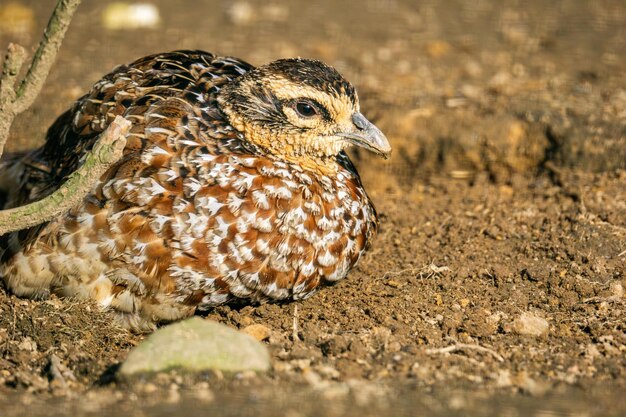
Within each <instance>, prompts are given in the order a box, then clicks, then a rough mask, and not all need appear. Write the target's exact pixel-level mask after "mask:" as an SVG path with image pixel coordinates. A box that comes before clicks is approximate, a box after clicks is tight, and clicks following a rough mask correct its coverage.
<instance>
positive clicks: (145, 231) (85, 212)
mask: <svg viewBox="0 0 626 417" xmlns="http://www.w3.org/2000/svg"><path fill="white" fill-rule="evenodd" d="M118 115H121V116H123V117H124V118H125V119H127V120H129V121H130V122H131V123H132V128H131V131H130V133H129V134H128V136H127V144H126V147H125V149H124V156H123V157H122V159H121V160H120V161H119V162H118V163H117V164H115V165H114V166H113V167H112V168H111V169H109V171H108V172H107V173H106V174H105V175H104V176H103V177H102V178H101V179H100V181H99V182H98V184H96V186H95V187H94V188H93V190H92V192H91V193H90V194H88V195H87V196H86V197H85V198H84V200H83V201H82V203H81V204H79V205H78V206H76V207H74V208H73V209H71V210H70V211H69V212H67V213H65V214H63V215H62V216H60V217H59V218H57V219H55V220H53V221H50V222H48V223H46V224H42V225H40V226H38V227H35V228H32V229H30V230H27V231H22V232H17V233H12V234H9V235H5V236H3V237H2V238H1V242H0V244H1V245H2V246H1V248H2V257H1V264H0V275H1V276H2V279H3V280H4V282H5V284H6V286H7V287H8V288H9V289H10V290H11V291H13V292H14V293H15V294H17V295H20V296H26V297H33V298H45V297H47V296H48V295H49V294H50V293H54V294H57V295H60V296H67V297H79V298H92V299H94V300H96V301H97V302H98V303H99V304H101V305H102V306H104V307H106V308H109V309H111V310H113V311H114V312H116V313H117V317H118V318H119V319H120V320H121V322H122V323H123V324H125V325H126V326H127V327H129V328H131V329H133V330H135V331H150V330H151V329H153V328H154V326H155V324H157V323H160V322H167V321H172V320H177V319H179V318H182V317H186V316H189V315H192V314H194V312H196V311H202V310H206V309H209V308H211V307H213V306H217V305H220V304H224V303H228V302H235V301H244V302H253V303H256V302H263V301H272V300H276V301H278V300H297V299H302V298H305V297H308V296H310V295H311V294H312V293H313V292H315V291H316V290H317V289H318V288H320V287H321V286H323V285H325V284H328V283H332V282H335V281H337V280H340V279H342V278H344V277H345V276H346V274H347V273H348V271H349V270H350V268H352V267H353V266H354V265H355V263H356V262H357V260H358V259H359V257H360V256H361V255H362V254H363V252H364V251H365V250H366V248H367V247H368V245H369V244H370V242H371V240H372V237H373V236H374V234H375V231H376V227H377V216H376V211H375V209H374V207H373V205H372V203H371V201H370V199H369V198H368V196H367V194H366V192H365V190H364V189H363V186H362V185H361V182H360V179H359V175H358V173H357V171H356V170H355V168H354V166H353V165H352V163H351V162H350V160H349V159H348V156H347V155H346V154H345V152H344V149H345V148H346V147H348V146H350V145H356V146H361V147H364V148H366V149H368V150H370V151H373V152H376V153H378V154H381V155H383V156H387V155H388V154H389V153H390V151H391V148H390V145H389V142H388V141H387V139H386V138H385V136H384V135H383V134H382V133H381V132H380V130H378V129H377V128H376V127H375V126H374V125H373V124H372V123H370V122H369V121H368V120H367V119H366V118H365V117H364V116H363V115H362V114H361V113H360V112H359V102H358V98H357V95H356V92H355V90H354V88H353V87H352V85H351V84H350V83H349V82H348V81H346V80H345V79H344V78H343V77H342V76H341V75H340V74H339V73H338V72H337V71H336V70H335V69H333V68H331V67H329V66H327V65H325V64H323V63H321V62H319V61H313V60H306V59H283V60H278V61H275V62H272V63H270V64H267V65H264V66H261V67H258V68H255V67H253V66H251V65H249V64H247V63H246V62H244V61H241V60H239V59H235V58H224V57H218V56H215V55H213V54H211V53H207V52H202V51H176V52H170V53H163V54H158V55H152V56H148V57H145V58H141V59H139V60H137V61H135V62H134V63H132V64H130V65H128V66H120V67H118V68H116V69H115V70H114V71H113V72H112V73H111V74H109V75H107V76H105V77H104V78H103V79H102V80H101V81H99V82H97V83H96V84H95V85H94V86H93V88H92V89H91V91H90V92H89V93H88V94H87V95H85V96H84V97H82V98H81V99H79V100H78V101H77V102H76V103H75V105H74V106H73V107H72V109H71V110H69V111H67V112H66V113H64V114H63V115H61V116H60V117H59V118H58V120H57V121H56V122H55V123H54V124H53V125H52V126H51V128H50V129H49V131H48V134H47V139H46V143H45V144H44V145H43V146H42V147H41V148H39V149H36V150H34V151H32V152H30V153H27V154H23V155H21V156H19V157H18V156H12V157H10V158H8V159H7V160H5V161H4V166H3V170H4V172H2V173H0V182H1V183H2V188H3V189H4V192H3V198H2V199H3V201H4V202H3V204H4V207H5V208H8V207H13V206H17V205H22V204H26V203H28V202H32V201H34V200H38V199H41V198H42V197H44V196H46V195H48V194H50V193H51V192H53V191H54V190H55V189H56V188H57V187H58V186H59V185H60V184H61V183H63V181H64V180H65V179H66V178H67V177H68V175H70V174H71V173H72V172H73V171H75V170H76V168H77V167H78V166H80V164H81V158H83V157H84V155H85V154H86V152H88V151H89V150H90V149H91V147H92V146H93V145H94V142H95V141H96V140H97V139H98V135H99V134H100V133H101V132H103V131H104V130H105V129H106V128H107V126H108V125H109V124H110V123H111V121H112V120H113V119H114V118H115V117H116V116H118Z"/></svg>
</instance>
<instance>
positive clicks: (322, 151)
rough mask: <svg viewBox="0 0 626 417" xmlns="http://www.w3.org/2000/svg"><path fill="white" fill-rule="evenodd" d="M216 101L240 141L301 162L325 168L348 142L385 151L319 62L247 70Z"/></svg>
mask: <svg viewBox="0 0 626 417" xmlns="http://www.w3.org/2000/svg"><path fill="white" fill-rule="evenodd" d="M218 103H219V105H220V107H221V109H222V110H223V111H224V113H225V114H226V115H227V117H228V119H229V121H230V123H231V125H233V127H235V129H237V130H239V131H241V132H242V133H243V134H244V136H245V138H246V140H248V141H250V142H252V143H254V144H255V145H257V146H258V147H260V148H261V149H263V150H265V151H266V152H268V153H270V154H272V155H274V156H276V157H279V158H281V159H285V160H288V161H291V162H297V163H299V164H301V165H305V166H307V165H311V166H320V167H324V166H330V165H331V164H332V161H334V159H335V156H336V155H337V154H338V153H339V152H341V151H342V150H344V149H345V148H347V147H349V146H351V145H355V146H360V147H363V148H365V149H367V150H369V151H372V152H374V153H377V154H379V155H382V156H384V157H388V156H389V154H390V153H391V146H390V145H389V141H388V140H387V138H386V137H385V135H384V134H383V133H382V132H381V131H380V130H379V129H378V128H377V127H376V126H374V125H373V124H372V123H371V122H370V121H369V120H367V119H366V118H365V116H363V115H362V114H361V112H360V108H359V99H358V97H357V94H356V91H355V90H354V87H353V86H352V85H351V84H350V83H349V82H348V81H346V80H345V79H344V78H343V77H342V76H341V75H340V74H339V73H338V72H337V71H336V70H335V69H334V68H332V67H329V66H328V65H326V64H324V63H322V62H320V61H314V60H308V59H299V58H298V59H281V60H278V61H274V62H271V63H270V64H267V65H264V66H261V67H258V68H255V69H253V70H250V71H249V72H247V73H245V74H244V75H242V76H241V77H239V78H237V79H236V80H234V81H233V82H232V83H230V84H228V85H227V86H225V87H224V88H223V89H222V91H220V94H219V96H218Z"/></svg>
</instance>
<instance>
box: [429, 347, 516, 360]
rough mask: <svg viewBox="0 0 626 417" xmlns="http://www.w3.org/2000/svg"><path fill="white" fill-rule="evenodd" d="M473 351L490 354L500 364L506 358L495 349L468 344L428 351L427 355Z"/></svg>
mask: <svg viewBox="0 0 626 417" xmlns="http://www.w3.org/2000/svg"><path fill="white" fill-rule="evenodd" d="M472 349H473V350H477V351H479V352H485V353H489V354H490V355H491V356H493V357H494V358H495V359H496V360H497V361H498V362H504V358H503V357H502V356H501V355H500V354H498V353H497V352H495V351H494V350H493V349H489V348H486V347H484V346H480V345H470V344H467V343H456V344H454V345H451V346H447V347H445V348H439V349H426V353H427V354H429V355H433V354H439V353H452V352H457V351H459V350H472Z"/></svg>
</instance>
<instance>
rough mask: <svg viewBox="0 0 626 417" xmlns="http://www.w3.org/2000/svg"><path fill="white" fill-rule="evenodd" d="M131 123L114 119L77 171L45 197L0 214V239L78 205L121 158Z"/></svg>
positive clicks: (117, 118) (122, 119) (118, 117)
mask: <svg viewBox="0 0 626 417" xmlns="http://www.w3.org/2000/svg"><path fill="white" fill-rule="evenodd" d="M130 126H131V123H130V122H129V121H128V120H126V119H124V118H123V117H121V116H117V117H116V118H115V120H114V121H113V123H111V124H110V125H109V127H108V128H107V129H106V130H105V131H104V132H102V133H101V134H100V137H99V139H98V141H97V142H96V144H95V145H94V147H93V149H92V150H91V152H89V153H88V154H87V156H86V157H85V161H84V163H83V164H82V166H81V167H80V168H78V170H76V171H75V172H73V173H72V174H71V175H70V176H69V177H68V179H67V181H66V182H65V183H63V185H61V186H60V187H59V189H58V190H56V191H55V192H54V193H52V194H50V195H49V196H47V197H45V198H43V199H41V200H39V201H35V202H34V203H30V204H27V205H25V206H21V207H16V208H12V209H8V210H2V211H0V235H3V234H5V233H8V232H13V231H16V230H22V229H26V228H28V227H32V226H35V225H38V224H41V223H43V222H46V221H49V220H51V219H53V218H55V217H57V216H58V215H60V214H61V213H63V212H65V211H67V210H69V209H70V208H71V207H73V206H75V205H76V204H78V203H79V202H80V201H81V200H82V199H83V198H84V196H85V194H87V193H88V192H89V190H91V188H92V187H93V184H94V183H95V182H96V181H97V180H98V179H99V178H100V177H101V176H102V175H103V174H104V173H105V172H106V170H107V169H108V168H110V166H111V165H112V164H114V163H115V162H116V161H118V160H119V159H120V158H121V156H122V151H123V149H124V146H125V145H126V134H127V133H128V130H129V129H130Z"/></svg>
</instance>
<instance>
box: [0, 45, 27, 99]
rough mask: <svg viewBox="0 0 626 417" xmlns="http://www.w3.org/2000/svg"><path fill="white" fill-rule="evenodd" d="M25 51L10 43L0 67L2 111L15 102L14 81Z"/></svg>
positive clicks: (22, 62)
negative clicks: (0, 73)
mask: <svg viewBox="0 0 626 417" xmlns="http://www.w3.org/2000/svg"><path fill="white" fill-rule="evenodd" d="M25 57H26V50H25V49H24V48H23V47H21V46H20V45H18V44H16V43H10V44H9V47H8V48H7V55H6V56H5V57H4V64H3V65H2V76H0V108H1V109H4V108H5V107H6V106H7V105H10V104H11V103H13V101H14V100H15V90H14V87H15V80H16V79H17V75H18V73H19V72H20V68H22V65H23V64H24V58H25Z"/></svg>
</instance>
